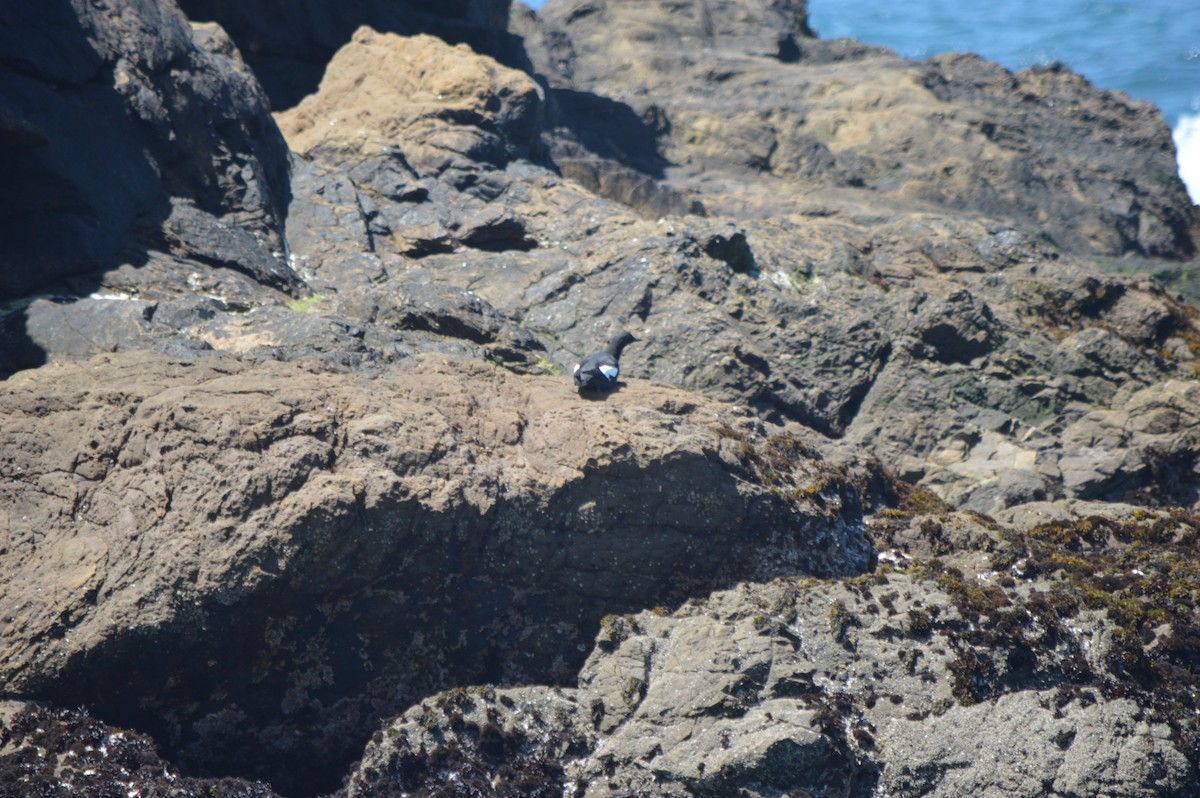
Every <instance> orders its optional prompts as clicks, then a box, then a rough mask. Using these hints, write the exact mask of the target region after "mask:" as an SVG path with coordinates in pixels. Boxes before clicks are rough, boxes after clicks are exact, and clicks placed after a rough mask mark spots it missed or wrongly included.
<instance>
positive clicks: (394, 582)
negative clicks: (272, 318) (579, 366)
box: [0, 353, 873, 789]
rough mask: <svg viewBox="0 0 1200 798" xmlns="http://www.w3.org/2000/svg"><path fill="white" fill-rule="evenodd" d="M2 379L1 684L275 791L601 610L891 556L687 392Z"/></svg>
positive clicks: (75, 376) (855, 511)
mask: <svg viewBox="0 0 1200 798" xmlns="http://www.w3.org/2000/svg"><path fill="white" fill-rule="evenodd" d="M430 357H432V356H430ZM2 388H3V390H2V391H0V408H2V409H0V436H3V440H4V443H3V446H2V447H0V449H2V451H3V455H2V459H0V469H2V472H3V481H2V482H0V492H2V494H3V497H2V499H0V507H3V511H2V513H3V516H2V524H0V528H3V530H4V531H5V538H4V541H3V555H4V556H3V567H4V569H5V576H4V578H3V579H2V580H0V584H3V588H0V591H2V603H3V606H4V607H5V615H4V627H3V630H4V631H3V653H2V654H0V660H2V661H3V663H4V665H3V671H4V682H5V684H6V685H7V690H9V691H10V692H11V693H15V694H21V695H28V696H36V697H40V698H45V699H48V700H53V701H55V702H57V703H59V704H64V705H68V706H70V705H73V704H74V703H75V702H86V703H87V704H88V705H89V706H90V707H92V708H93V710H94V711H96V712H99V713H101V714H102V715H103V716H105V717H106V718H110V719H112V720H115V721H118V722H122V723H136V724H138V725H139V727H141V728H144V729H146V730H148V731H151V732H153V733H155V734H156V736H158V738H159V742H160V743H161V744H163V745H166V746H168V747H169V748H170V749H171V750H172V751H173V752H174V753H175V754H176V755H177V756H178V757H179V760H180V761H182V762H184V763H187V764H188V765H189V766H191V767H194V768H200V769H201V770H205V769H211V768H213V767H215V766H216V763H217V762H220V763H221V766H222V767H224V768H229V767H231V766H232V767H236V768H237V769H238V772H243V773H248V774H256V775H258V776H259V777H263V778H268V777H269V778H270V779H271V780H272V781H273V782H274V783H276V784H277V785H279V786H280V787H281V788H282V789H295V788H296V787H297V786H298V785H302V784H304V783H305V780H307V779H310V778H318V779H329V778H330V777H331V775H330V773H329V772H328V771H327V770H322V768H326V769H327V768H329V767H331V766H332V765H336V764H338V763H339V760H340V761H341V762H345V761H347V760H349V759H350V758H351V757H352V756H353V754H354V750H355V746H356V745H361V741H362V737H360V736H359V735H360V734H362V733H363V732H364V731H366V729H365V728H364V723H369V721H370V719H371V718H373V717H377V716H379V715H386V714H388V713H390V712H396V711H398V710H400V709H402V708H403V707H404V706H406V705H407V702H409V701H412V700H413V699H415V698H417V697H419V696H420V695H422V694H426V693H428V692H431V691H432V690H435V689H440V688H443V687H447V686H449V685H453V684H458V683H470V682H480V681H487V680H529V679H537V680H546V679H554V680H559V679H564V678H566V677H567V676H568V675H569V674H570V673H571V672H572V669H573V667H574V666H577V665H578V663H579V662H580V661H581V660H582V658H583V655H584V653H585V649H584V647H583V644H584V642H585V641H586V640H587V639H588V637H590V634H591V632H590V630H591V629H594V628H595V624H596V623H597V622H598V620H599V618H600V616H602V615H604V614H606V613H609V612H612V611H623V610H626V609H631V608H634V607H638V606H648V605H654V604H659V603H663V602H669V601H678V600H680V599H682V598H683V597H685V596H688V595H693V594H695V593H697V592H699V593H703V592H706V591H707V590H709V589H711V588H712V587H714V586H717V585H721V584H730V583H732V582H735V581H738V580H741V579H747V578H761V577H765V576H769V575H770V574H772V573H781V572H791V571H795V570H800V571H805V572H811V573H814V574H837V573H848V572H857V571H861V570H863V569H865V568H869V567H870V564H871V562H872V557H873V549H872V547H871V545H870V543H869V542H868V541H867V538H866V536H865V533H864V529H863V525H862V520H861V512H862V509H861V499H860V497H859V493H858V491H857V489H856V488H855V487H854V485H853V484H852V482H851V480H850V478H849V477H848V476H847V475H846V473H845V472H843V471H842V470H840V469H837V468H834V467H832V466H827V465H825V464H823V463H821V462H820V461H819V460H812V459H808V460H806V459H803V458H800V457H797V456H796V453H798V452H801V451H803V449H802V448H801V449H794V448H787V447H788V446H792V445H793V444H792V443H790V441H791V439H790V438H779V439H770V440H768V439H767V438H765V437H764V436H763V435H762V434H761V433H760V432H757V431H756V428H757V423H756V422H754V421H752V420H750V419H747V418H744V417H739V416H737V415H736V414H731V411H730V410H729V409H728V408H726V407H723V406H720V405H717V404H714V403H711V402H708V401H706V400H702V399H699V398H697V397H694V396H692V395H690V394H686V393H683V392H680V391H677V390H675V389H671V388H667V387H666V386H652V385H638V386H629V387H627V388H625V389H622V390H620V391H618V392H617V393H615V394H613V395H612V396H610V397H608V398H607V399H606V400H604V401H595V402H587V401H583V400H581V399H579V398H578V397H577V396H576V395H575V394H574V392H573V391H572V390H571V389H570V387H569V386H568V385H567V384H566V383H565V381H563V380H561V379H544V378H543V379H537V380H529V379H522V378H520V377H517V376H514V375H512V374H510V373H509V372H507V371H506V370H504V369H501V368H498V367H496V366H493V365H489V364H486V363H474V362H471V361H463V360H453V359H441V360H439V359H436V358H435V359H421V360H419V361H418V360H415V359H410V360H407V361H405V362H404V363H402V364H400V365H399V366H398V367H396V368H394V369H392V370H388V371H384V372H380V373H374V374H367V373H353V372H350V371H347V370H345V369H337V368H333V367H329V366H324V367H322V366H320V365H319V364H318V362H312V361H310V362H308V363H297V364H289V363H279V362H271V361H268V362H264V363H257V364H255V363H253V362H252V361H250V360H248V359H247V360H241V359H237V358H234V357H231V356H228V355H224V356H218V355H208V356H204V357H199V358H185V359H176V358H170V357H166V356H162V355H157V354H151V353H132V354H129V355H114V356H110V357H108V358H104V359H101V360H93V361H89V362H86V363H83V364H80V365H69V366H52V367H46V368H43V369H38V370H33V371H28V372H23V373H22V374H19V375H17V376H14V377H12V378H10V379H9V380H8V381H7V382H6V383H4V384H3V386H2ZM796 445H798V444H796ZM780 446H782V447H784V449H783V451H784V452H787V453H790V456H789V457H785V459H784V460H782V461H781V462H782V463H783V464H784V465H782V466H780V465H779V464H776V467H775V469H774V471H773V472H772V473H773V474H774V476H772V477H771V479H772V480H774V482H767V481H766V479H767V478H766V477H764V474H765V473H766V470H765V468H764V467H760V466H758V465H757V463H758V462H759V461H758V460H757V459H756V458H757V457H759V455H758V454H757V453H756V452H757V451H758V450H759V449H762V450H763V451H765V452H766V455H763V456H768V457H769V456H773V455H771V452H773V451H774V448H773V447H780ZM780 468H786V469H788V473H784V472H781V471H780V470H779V469H780ZM781 486H782V487H781ZM99 683H103V684H105V685H106V687H105V690H104V692H103V694H102V695H100V694H97V693H96V692H95V691H94V690H93V689H92V687H91V685H95V684H99ZM356 729H358V730H362V731H359V732H356V731H355V730H356Z"/></svg>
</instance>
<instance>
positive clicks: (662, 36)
mask: <svg viewBox="0 0 1200 798" xmlns="http://www.w3.org/2000/svg"><path fill="white" fill-rule="evenodd" d="M537 19H538V21H539V23H540V24H541V25H542V26H543V27H544V28H547V29H548V31H547V32H545V33H541V34H536V33H535V37H536V38H539V39H541V40H542V41H547V40H552V39H553V37H554V36H555V35H561V36H562V37H564V38H565V39H567V40H569V42H570V46H569V48H568V47H566V46H563V45H561V44H559V45H558V46H557V47H553V48H551V47H546V46H542V47H534V48H532V49H531V50H530V54H531V55H532V56H533V57H535V58H537V59H539V60H538V61H536V62H535V66H536V68H537V69H538V70H539V71H541V72H542V74H544V75H545V76H546V77H547V79H548V81H549V83H550V86H551V88H552V90H553V91H554V92H556V93H557V92H562V93H563V94H564V95H566V96H568V97H574V96H575V95H576V94H578V93H580V92H591V93H594V94H600V95H603V96H605V97H607V98H608V99H609V101H610V102H612V103H614V104H617V105H618V106H620V107H622V108H624V109H625V112H624V113H625V115H626V116H627V117H628V119H629V120H631V121H632V123H633V124H632V125H631V124H628V123H626V124H624V125H623V127H625V128H630V127H632V128H633V129H635V130H645V131H646V132H647V134H648V135H649V136H650V138H651V139H652V140H654V141H656V142H657V147H656V148H655V150H656V151H655V155H656V156H657V158H658V163H659V171H658V172H657V173H652V174H653V175H654V176H656V177H667V178H668V179H669V180H670V182H671V183H673V184H674V185H676V186H677V187H680V188H683V187H687V188H691V189H693V190H695V191H696V193H697V194H698V195H699V199H700V200H701V201H702V202H703V203H704V205H705V207H706V208H708V209H709V211H713V210H716V211H718V212H721V213H730V214H735V215H743V214H745V213H746V206H747V205H750V206H751V207H753V211H752V212H753V213H754V214H755V215H757V214H761V213H764V212H772V211H774V212H776V213H779V212H787V210H788V209H790V208H792V207H794V206H795V203H796V199H795V195H797V194H800V195H804V196H805V197H806V198H811V197H813V196H819V197H820V198H821V199H822V200H824V201H825V202H826V203H829V204H834V205H840V206H842V207H847V206H849V205H851V204H853V203H857V202H859V201H861V200H860V199H859V197H860V196H861V195H862V194H863V192H869V194H870V199H869V200H866V201H867V202H869V203H870V204H873V205H876V206H878V205H880V204H881V203H887V204H888V205H890V206H891V207H893V208H896V209H901V208H903V207H914V206H916V207H927V208H937V209H941V210H944V211H951V212H954V213H965V214H972V215H984V216H987V217H989V218H992V219H996V220H1000V221H1003V222H1005V223H1007V224H1012V225H1016V226H1018V227H1020V228H1023V229H1025V230H1027V231H1031V232H1032V231H1037V232H1038V233H1039V234H1042V235H1046V236H1048V237H1049V238H1050V239H1052V240H1053V241H1054V242H1056V243H1057V244H1058V245H1059V246H1061V247H1062V248H1064V249H1066V250H1069V251H1073V252H1079V253H1086V254H1096V255H1123V254H1127V253H1134V254H1145V255H1154V256H1159V257H1169V258H1180V259H1182V258H1187V257H1190V256H1191V255H1192V254H1193V253H1194V252H1195V251H1196V247H1195V242H1194V241H1193V238H1192V235H1193V233H1192V226H1193V224H1194V216H1193V211H1192V205H1191V201H1190V200H1189V198H1188V196H1187V192H1186V189H1185V188H1184V186H1183V184H1182V182H1181V181H1180V180H1179V178H1178V176H1177V174H1176V167H1175V162H1174V148H1173V146H1172V144H1171V134H1170V130H1169V128H1168V127H1167V125H1166V123H1165V122H1164V120H1163V118H1162V115H1161V113H1160V112H1159V111H1158V110H1157V109H1156V108H1155V107H1154V106H1152V105H1151V104H1150V103H1148V102H1143V101H1138V100H1134V99H1132V98H1130V97H1127V96H1126V95H1124V94H1121V93H1119V92H1109V91H1099V90H1097V89H1095V88H1094V87H1092V86H1091V85H1090V84H1089V83H1088V82H1087V81H1086V80H1084V79H1083V78H1082V77H1080V76H1079V75H1077V74H1075V73H1073V72H1071V71H1070V70H1068V69H1066V68H1065V67H1062V66H1060V65H1055V66H1051V67H1035V68H1033V69H1030V70H1026V71H1024V72H1021V73H1019V74H1014V73H1012V72H1009V71H1008V70H1006V69H1004V68H1002V67H1000V66H998V65H996V64H994V63H991V62H988V61H985V60H984V59H982V58H979V57H977V56H972V55H965V54H955V55H948V56H939V57H936V58H932V59H929V60H927V61H924V62H914V61H909V60H906V59H902V58H900V57H898V56H897V55H895V54H894V53H892V52H890V51H887V50H885V49H883V48H879V47H869V46H865V45H862V44H861V43H858V42H853V41H849V40H834V41H821V40H818V39H816V38H813V37H812V36H811V31H810V30H808V27H807V21H806V19H807V14H806V8H805V5H804V3H802V2H786V3H778V2H767V0H749V1H748V2H738V3H732V2H731V3H717V4H712V3H703V2H691V1H690V0H689V1H688V2H682V3H673V4H671V5H669V6H666V5H662V4H647V3H639V2H633V1H632V0H549V1H548V2H547V3H546V4H545V5H544V6H543V7H542V8H541V9H540V10H539V11H538V13H537ZM531 28H536V25H535V24H531V23H529V22H525V23H523V25H522V28H521V30H524V31H529V30H530V29H531ZM614 53H619V54H620V57H619V58H615V57H614V56H613V54H614ZM579 107H580V104H579V103H571V102H565V103H563V105H562V108H563V111H564V117H563V120H562V122H563V124H564V125H565V126H566V127H568V128H570V129H571V130H572V131H573V133H574V135H575V136H577V137H579V138H581V139H582V140H584V141H589V140H597V139H600V140H604V141H608V142H612V143H615V142H616V141H617V139H616V138H615V137H617V136H622V135H626V136H627V135H628V133H623V132H620V131H617V130H615V129H608V130H604V131H601V132H596V131H591V132H588V131H585V130H584V128H585V127H587V126H591V125H592V124H593V123H594V122H595V121H596V116H595V115H594V114H588V113H582V114H581V113H575V112H574V109H577V108H579ZM1084 131H1088V132H1086V133H1085V132H1084ZM1101 131H1103V132H1101ZM610 150H611V152H612V153H613V154H614V155H615V160H618V161H621V162H622V163H624V164H625V165H627V166H629V165H633V166H635V167H641V168H643V169H644V168H645V164H646V159H645V158H644V157H637V156H636V155H635V157H634V158H628V157H624V153H623V151H622V148H620V147H619V146H616V147H611V148H610ZM1134 153H1136V154H1134ZM714 189H715V190H714Z"/></svg>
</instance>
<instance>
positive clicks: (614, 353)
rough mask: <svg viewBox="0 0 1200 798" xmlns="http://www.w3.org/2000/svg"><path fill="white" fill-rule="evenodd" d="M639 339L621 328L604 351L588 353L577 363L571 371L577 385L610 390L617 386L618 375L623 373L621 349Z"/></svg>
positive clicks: (594, 389) (588, 389)
mask: <svg viewBox="0 0 1200 798" xmlns="http://www.w3.org/2000/svg"><path fill="white" fill-rule="evenodd" d="M636 340H638V339H636V338H634V337H633V335H631V334H630V333H628V332H626V331H625V330H621V332H619V333H617V334H616V335H614V336H613V338H612V340H611V341H609V342H608V346H606V347H605V348H604V351H603V352H597V353H596V354H594V355H588V356H587V357H585V358H584V359H583V360H581V361H579V362H578V363H576V364H575V368H574V369H572V371H571V373H572V374H574V375H575V385H576V386H578V387H579V390H581V391H610V390H612V389H613V388H615V387H617V375H618V374H620V373H621V364H620V362H619V361H620V359H621V350H623V349H624V348H625V347H626V346H628V345H629V344H631V343H633V342H634V341H636Z"/></svg>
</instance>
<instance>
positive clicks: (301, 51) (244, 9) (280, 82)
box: [179, 0, 509, 111]
mask: <svg viewBox="0 0 1200 798" xmlns="http://www.w3.org/2000/svg"><path fill="white" fill-rule="evenodd" d="M179 5H180V7H181V8H182V9H183V10H184V13H186V14H187V15H188V17H189V18H190V19H194V20H211V21H215V22H217V23H220V25H221V27H223V28H224V29H225V30H227V31H229V34H230V36H231V37H232V39H233V41H235V42H236V43H237V46H238V49H239V50H241V52H242V53H243V54H244V55H245V57H246V60H247V61H248V63H249V64H250V66H251V67H252V68H253V69H254V72H255V74H257V75H258V79H259V80H260V81H261V82H262V85H263V88H264V89H265V90H266V92H267V95H268V96H269V97H270V98H271V105H272V106H273V107H274V108H275V109H276V110H280V111H281V110H284V109H287V108H291V107H292V106H294V105H296V104H298V103H299V102H300V101H301V100H302V99H303V98H304V97H305V96H306V95H308V94H311V93H313V92H314V91H315V90H316V88H317V84H318V83H319V82H320V80H321V75H322V74H323V72H324V70H325V65H326V64H327V63H328V62H329V60H330V58H331V57H332V56H333V54H334V53H335V52H336V51H337V50H338V48H340V47H342V46H343V45H344V44H346V43H347V42H348V41H350V39H351V37H352V35H353V34H354V32H355V30H357V29H358V28H359V27H360V26H363V25H367V26H369V27H371V28H374V29H375V30H377V31H380V32H384V33H396V34H400V35H403V36H412V35H415V34H422V33H423V34H430V35H432V36H436V37H438V38H439V39H442V40H444V41H447V42H450V43H452V44H458V43H463V42H465V43H467V44H469V45H470V46H471V48H472V49H474V50H475V51H476V52H481V53H492V54H497V53H499V52H502V51H505V50H506V47H505V45H506V44H507V41H506V36H505V30H504V29H505V22H506V20H507V17H508V12H509V2H508V0H473V2H469V3H459V4H454V5H452V6H436V5H430V4H428V3H424V2H419V0H402V1H401V2H396V1H395V0H352V1H351V2H346V0H305V2H304V3H303V4H301V5H298V6H293V7H289V9H288V10H287V13H281V11H280V8H279V7H278V6H277V5H275V4H273V3H271V2H270V0H248V1H247V2H229V1H228V0H182V2H181V3H180V4H179Z"/></svg>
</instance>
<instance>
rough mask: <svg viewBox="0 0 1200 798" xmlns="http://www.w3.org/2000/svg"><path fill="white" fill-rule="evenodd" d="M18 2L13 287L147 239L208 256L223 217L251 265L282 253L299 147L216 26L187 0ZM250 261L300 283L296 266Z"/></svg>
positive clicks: (4, 149) (6, 267)
mask: <svg viewBox="0 0 1200 798" xmlns="http://www.w3.org/2000/svg"><path fill="white" fill-rule="evenodd" d="M7 16H8V17H9V19H7V20H6V24H5V27H6V29H7V30H8V31H9V34H10V35H7V36H5V39H4V44H3V48H4V52H3V54H2V60H3V61H4V64H5V66H4V68H3V70H2V72H0V92H3V97H4V104H5V106H6V107H7V108H8V109H9V110H8V111H7V112H6V113H5V114H4V117H3V120H2V121H0V128H2V129H3V131H4V133H3V134H0V159H3V161H4V163H5V164H6V165H8V166H6V168H5V173H6V174H9V175H11V176H12V177H11V178H10V179H9V180H8V181H6V185H5V192H6V195H7V197H8V200H7V201H6V202H5V204H4V207H5V208H6V210H5V211H4V212H3V214H2V215H0V235H2V237H3V238H4V240H5V241H6V242H7V243H6V246H5V248H4V254H3V256H2V257H3V261H2V262H0V274H3V276H2V277H0V298H13V297H18V296H21V295H24V294H27V293H29V292H30V291H32V290H34V289H36V288H41V287H44V286H46V285H47V284H48V283H51V282H52V281H55V280H58V279H61V278H64V277H68V276H72V275H79V274H88V273H94V272H97V271H99V270H101V269H103V268H111V267H113V266H115V265H117V264H119V263H121V262H132V263H134V264H138V263H140V262H144V261H145V260H146V258H147V257H149V256H148V255H147V251H165V249H166V248H168V247H170V248H172V249H174V250H175V251H176V252H177V253H178V254H182V255H184V256H187V255H189V254H196V255H198V256H199V257H201V258H204V257H206V256H209V255H211V253H212V245H211V244H210V243H208V241H206V238H207V237H208V236H209V235H211V233H212V231H213V230H217V229H223V230H225V231H227V235H228V236H237V237H241V239H243V242H242V243H241V244H239V257H241V256H246V255H249V256H250V258H249V259H248V261H243V265H248V262H255V263H257V264H267V263H275V262H276V261H278V260H279V258H280V257H281V254H280V253H282V252H284V251H285V249H286V248H285V246H284V243H283V220H284V213H285V209H286V205H287V198H288V155H287V149H286V146H285V144H284V142H283V138H282V137H281V136H280V135H279V132H278V130H277V129H276V127H275V124H274V122H273V121H272V119H271V118H270V114H269V113H268V110H267V107H266V100H265V98H264V96H263V95H262V93H261V90H260V89H259V88H258V85H257V83H256V82H255V81H254V79H253V76H252V75H251V74H250V73H249V71H248V70H247V69H246V68H245V66H244V65H243V64H242V63H241V61H240V59H239V58H238V57H237V54H236V51H233V50H231V49H230V48H228V47H226V46H225V44H224V42H225V41H226V40H223V38H222V35H221V34H220V32H219V31H217V30H214V29H211V28H210V29H203V30H200V31H197V32H193V30H192V28H190V27H189V25H188V23H187V20H186V19H184V17H183V15H182V14H181V13H179V10H178V9H177V8H176V7H175V5H174V3H172V2H166V3H153V2H145V0H111V2H106V3H102V4H99V5H97V4H95V3H83V2H72V3H70V4H68V3H59V4H55V5H53V6H37V7H34V6H28V7H21V8H20V9H14V10H13V11H12V12H11V13H10V14H8V15H7ZM185 208H186V209H189V210H187V211H186V213H203V214H205V215H206V220H205V222H204V224H203V225H200V226H196V225H190V224H183V225H178V224H177V225H170V224H169V223H168V217H170V216H172V213H173V212H175V211H177V210H178V211H179V212H184V211H183V209H185ZM212 217H215V218H212ZM210 219H211V220H210ZM168 226H169V227H171V229H172V230H173V233H171V234H170V235H169V236H168V235H166V232H165V231H166V228H167V227H168ZM166 238H170V239H171V240H170V241H169V242H168V241H167V240H166ZM273 253H274V254H273ZM222 260H223V262H224V263H225V265H228V263H227V259H222ZM253 268H254V269H255V270H256V276H261V275H260V274H259V273H258V272H259V271H261V270H263V269H265V270H266V271H270V272H271V279H270V280H269V282H270V283H273V284H277V283H279V282H280V281H282V283H283V284H285V285H286V287H287V288H289V289H292V290H294V289H295V288H296V286H297V283H296V281H295V280H294V278H291V277H289V276H288V275H287V273H286V270H283V271H280V270H279V269H278V268H277V267H276V266H269V267H268V266H265V265H256V266H254V267H253ZM92 285H93V287H94V286H95V282H93V283H92ZM89 292H90V291H81V292H80V293H84V294H86V293H89Z"/></svg>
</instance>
